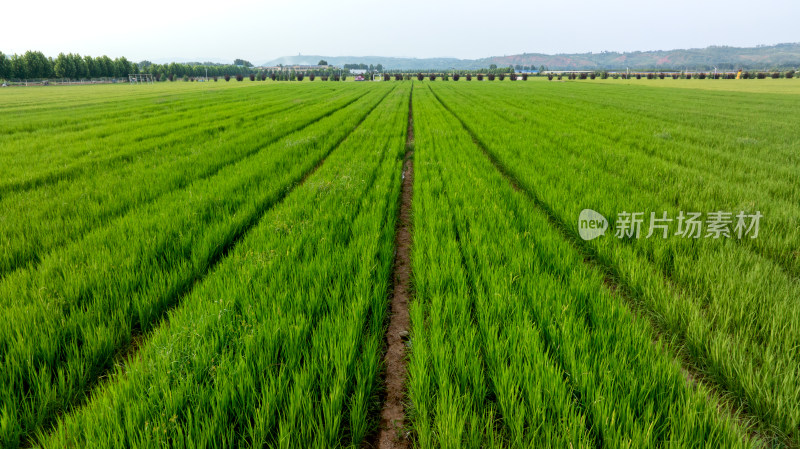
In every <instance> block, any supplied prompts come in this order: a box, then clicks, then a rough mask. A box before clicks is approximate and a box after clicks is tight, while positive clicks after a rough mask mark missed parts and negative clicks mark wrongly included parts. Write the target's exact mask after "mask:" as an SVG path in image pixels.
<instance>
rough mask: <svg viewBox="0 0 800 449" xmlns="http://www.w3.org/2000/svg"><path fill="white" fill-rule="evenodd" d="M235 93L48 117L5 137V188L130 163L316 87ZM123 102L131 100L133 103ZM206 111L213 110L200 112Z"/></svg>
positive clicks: (2, 187)
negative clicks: (147, 108) (148, 107)
mask: <svg viewBox="0 0 800 449" xmlns="http://www.w3.org/2000/svg"><path fill="white" fill-rule="evenodd" d="M232 92H236V93H238V95H237V96H231V95H226V96H217V97H216V99H212V98H208V97H207V96H206V95H201V93H200V92H195V93H192V94H189V93H185V96H187V97H189V98H191V99H192V101H190V102H184V101H180V102H178V101H176V102H174V103H177V104H176V105H175V104H173V105H168V106H165V105H162V106H160V107H158V108H157V110H156V111H154V112H152V113H150V114H149V115H142V114H139V113H136V112H126V113H125V114H122V115H120V114H119V113H110V114H109V117H108V118H105V119H101V120H96V121H92V120H91V119H90V118H88V117H86V118H85V119H84V121H81V122H79V123H78V124H77V125H74V126H70V127H57V126H54V125H53V124H52V123H49V122H47V121H43V122H40V123H37V124H36V126H35V128H34V130H33V131H31V132H21V131H15V132H13V133H11V134H9V135H8V136H5V137H6V138H5V139H2V140H4V142H2V145H3V147H4V151H3V152H2V154H0V160H2V162H3V170H4V172H5V174H7V175H8V176H4V178H3V179H4V181H3V182H2V184H0V191H13V190H21V189H28V188H31V187H36V186H37V185H40V184H42V183H46V182H52V181H54V180H60V179H65V178H70V177H74V176H76V175H77V174H80V173H81V172H82V171H84V170H87V169H89V170H90V169H92V168H93V167H92V166H93V165H98V166H99V165H103V164H110V163H114V162H116V163H120V162H122V163H124V162H127V159H129V158H131V157H133V156H134V155H139V154H151V153H153V152H155V151H157V149H158V148H159V146H161V145H162V144H164V143H165V142H176V143H177V142H181V141H182V138H184V137H186V138H190V137H191V136H193V135H198V134H201V133H203V132H209V131H210V130H214V129H217V128H218V127H219V126H220V125H223V123H219V122H221V121H226V120H228V119H230V118H231V117H237V116H238V114H250V115H252V116H254V117H258V116H259V115H261V114H262V108H273V109H275V108H277V107H283V108H286V106H287V103H288V104H291V103H290V101H291V100H293V99H295V98H297V99H298V100H302V99H306V98H313V92H304V93H301V95H297V94H296V93H292V92H281V91H280V90H277V91H276V92H273V94H274V95H275V97H276V98H274V99H273V98H271V95H270V94H269V93H268V92H254V94H255V95H244V94H245V93H246V92H244V91H240V90H232ZM317 94H318V95H320V93H317ZM121 103H124V104H126V105H127V102H121ZM233 104H237V105H238V106H239V110H236V111H234V110H233V108H232V105H233ZM140 107H143V108H144V105H140ZM200 111H205V112H206V114H207V115H201V114H199V112H200ZM61 113H62V114H63V112H61ZM21 114H25V113H24V112H23V113H21ZM54 115H55V113H54Z"/></svg>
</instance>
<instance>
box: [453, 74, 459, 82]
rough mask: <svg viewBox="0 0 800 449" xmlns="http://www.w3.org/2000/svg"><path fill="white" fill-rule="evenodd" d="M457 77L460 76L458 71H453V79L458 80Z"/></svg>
mask: <svg viewBox="0 0 800 449" xmlns="http://www.w3.org/2000/svg"><path fill="white" fill-rule="evenodd" d="M459 78H460V77H459V75H458V73H454V74H453V81H458V79H459Z"/></svg>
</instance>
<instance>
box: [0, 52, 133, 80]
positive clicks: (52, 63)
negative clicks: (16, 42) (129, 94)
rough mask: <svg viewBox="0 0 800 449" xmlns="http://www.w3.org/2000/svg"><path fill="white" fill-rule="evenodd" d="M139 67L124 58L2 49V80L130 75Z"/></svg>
mask: <svg viewBox="0 0 800 449" xmlns="http://www.w3.org/2000/svg"><path fill="white" fill-rule="evenodd" d="M138 70H139V69H138V67H137V65H136V64H135V63H132V62H130V61H128V59H126V58H125V57H120V58H116V59H111V58H109V57H108V56H105V55H103V56H99V57H96V58H93V57H91V56H81V55H79V54H74V53H69V54H64V53H59V55H58V56H57V57H56V58H55V59H53V58H49V57H47V56H45V55H44V54H43V53H42V52H40V51H27V52H25V54H22V55H18V54H14V55H10V56H8V55H5V54H4V53H2V52H0V79H45V78H69V79H82V78H123V77H124V78H127V77H128V74H129V73H136V72H137V71H138Z"/></svg>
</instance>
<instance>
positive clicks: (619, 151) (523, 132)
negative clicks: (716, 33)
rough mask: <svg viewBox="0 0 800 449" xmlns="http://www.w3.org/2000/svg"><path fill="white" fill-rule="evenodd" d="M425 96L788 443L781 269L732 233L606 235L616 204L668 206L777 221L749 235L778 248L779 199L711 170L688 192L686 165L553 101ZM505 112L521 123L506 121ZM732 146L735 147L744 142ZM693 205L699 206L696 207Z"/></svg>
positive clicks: (790, 357) (787, 295)
mask: <svg viewBox="0 0 800 449" xmlns="http://www.w3.org/2000/svg"><path fill="white" fill-rule="evenodd" d="M436 91H437V93H439V94H441V98H442V100H443V101H444V102H445V104H448V105H449V108H450V110H451V111H453V113H454V114H456V115H457V116H458V117H459V118H460V120H462V121H463V123H464V125H465V126H466V127H467V128H469V129H470V130H471V132H472V133H473V135H474V136H475V137H476V138H477V139H478V140H479V142H480V143H481V144H482V145H484V146H485V147H486V149H487V151H489V153H490V154H491V155H492V156H493V157H495V158H496V159H497V160H498V161H499V164H500V165H501V166H502V167H503V168H504V169H505V170H507V171H508V172H509V173H511V174H512V176H513V177H514V178H515V179H516V180H518V182H519V183H520V186H521V187H523V188H524V189H525V190H526V191H528V192H530V193H532V194H533V196H534V197H535V198H536V199H537V200H538V201H539V202H540V204H541V206H542V207H543V209H545V210H547V211H548V212H549V213H550V214H551V215H552V216H553V218H554V220H555V221H556V222H558V223H559V224H560V226H562V227H563V228H565V229H566V230H567V233H568V234H569V235H571V236H572V238H573V239H574V240H575V242H576V244H577V245H578V246H580V247H582V248H583V249H584V250H585V251H586V252H587V253H588V254H589V255H591V256H592V257H594V258H596V259H597V260H598V261H599V262H600V263H601V264H602V265H604V266H605V267H606V268H607V269H608V270H610V272H611V273H612V274H613V275H614V276H615V277H617V278H619V280H620V282H621V283H622V284H623V286H624V287H625V289H626V290H627V291H628V292H630V293H631V296H632V297H633V301H634V302H635V306H636V307H638V308H641V309H642V310H643V311H644V312H645V313H646V314H647V316H648V317H649V318H650V320H651V321H652V322H653V323H654V324H655V325H656V327H657V329H659V330H660V331H662V332H664V333H665V338H666V339H667V340H668V341H670V340H671V343H672V346H673V349H674V350H675V351H676V352H677V353H678V354H679V355H680V356H681V357H682V358H684V359H687V363H689V364H690V365H691V366H692V367H693V368H694V369H696V370H698V371H699V372H700V373H701V374H702V375H703V376H704V377H705V378H706V379H707V380H709V381H710V383H711V384H712V385H713V386H715V387H716V388H720V389H721V390H722V394H723V395H724V396H725V397H726V398H729V399H731V400H732V401H733V402H732V404H733V406H734V407H735V408H742V409H743V410H744V411H745V412H746V413H747V414H748V415H751V416H754V417H755V418H757V419H756V422H755V423H754V424H755V426H756V428H758V429H759V431H761V432H762V433H763V435H762V437H763V438H767V439H773V440H774V442H776V443H778V444H784V443H786V444H797V442H798V441H800V432H798V426H800V406H798V404H800V372H798V370H797V366H798V364H799V363H800V359H799V358H798V357H800V356H798V353H797V351H796V342H797V341H798V340H800V311H799V310H798V309H797V307H796V304H794V298H796V297H798V296H800V292H798V290H799V289H800V287H798V285H797V283H796V280H795V279H794V278H793V276H792V274H791V272H787V270H786V267H785V266H783V265H781V264H778V263H775V259H776V258H775V257H770V256H769V255H762V254H761V252H760V251H757V250H754V248H757V247H756V246H754V245H750V244H747V243H744V244H742V243H741V242H739V241H737V240H736V239H735V238H734V239H723V240H717V239H702V238H701V239H694V238H692V239H683V238H681V237H676V236H670V237H669V238H667V239H663V238H660V235H661V234H660V232H659V234H658V236H657V237H656V238H651V239H647V238H644V235H645V234H644V233H646V232H647V229H644V233H643V234H642V237H641V238H639V239H627V238H625V239H618V238H615V237H614V236H613V234H614V231H615V229H616V228H617V226H616V220H615V219H616V216H617V213H619V212H621V211H642V212H645V213H647V214H648V215H649V213H650V212H655V213H657V214H658V216H659V217H660V216H661V214H662V211H666V212H667V213H668V216H670V217H673V219H674V218H675V217H676V216H677V214H678V211H680V210H683V211H695V210H700V211H702V212H711V211H717V210H723V211H724V210H731V211H733V212H734V213H737V212H738V211H739V210H740V208H741V209H747V210H748V211H749V212H755V210H757V209H760V210H761V211H765V210H767V211H771V212H775V213H776V215H778V217H779V218H777V219H776V221H777V223H778V224H777V225H772V224H770V225H768V226H765V229H763V228H762V229H761V232H762V234H761V236H760V237H759V238H765V239H767V240H769V239H772V241H773V242H774V243H772V248H775V249H776V250H778V249H780V250H781V251H785V248H786V247H787V246H786V244H787V240H786V239H793V237H792V236H793V235H794V234H793V233H792V232H793V231H792V229H793V226H792V225H791V218H790V217H787V216H786V215H784V214H783V213H781V210H780V207H777V206H776V207H771V203H772V202H780V201H781V198H780V197H778V198H775V197H774V196H773V195H764V194H762V193H759V190H758V189H756V190H753V191H752V192H749V193H748V192H747V191H743V190H741V189H737V188H736V183H737V181H736V178H737V177H736V176H735V175H733V176H728V177H723V176H721V177H719V179H718V180H717V181H716V182H715V183H714V184H715V185H714V188H713V189H709V190H703V189H696V190H692V189H690V188H689V187H688V186H691V185H692V184H693V181H692V175H690V173H691V172H690V171H688V170H684V169H676V168H675V167H674V165H676V164H674V163H671V162H665V161H663V160H659V159H658V158H652V157H650V158H648V156H647V155H646V154H643V152H642V150H641V149H640V147H632V146H620V144H619V139H614V138H608V137H607V136H606V135H605V132H606V131H605V129H604V128H602V127H599V128H598V129H597V130H596V131H595V132H592V130H591V129H584V128H582V127H581V126H580V125H579V124H574V123H572V122H570V119H569V118H568V117H569V116H570V115H571V114H574V113H575V112H574V108H566V107H565V108H562V109H560V111H559V110H558V109H555V108H554V109H553V110H552V111H551V112H550V114H547V115H546V116H545V117H542V116H539V115H538V114H534V113H526V112H525V111H524V110H523V108H519V109H516V110H514V111H513V113H511V114H507V115H504V114H503V112H501V111H496V110H495V111H493V110H492V108H493V105H487V104H486V102H485V101H481V99H480V98H475V99H474V100H473V101H470V100H468V99H466V98H464V97H461V98H459V97H456V96H454V95H453V94H452V92H450V91H445V90H443V89H436ZM519 94H520V93H519V92H514V93H513V94H512V93H511V92H509V96H512V95H519ZM709 95H713V94H711V93H709ZM487 112H488V113H487ZM515 115H517V116H522V118H521V119H519V120H515V118H514V116H515ZM501 117H502V119H501ZM609 117H612V119H611V120H612V123H613V115H611V114H609ZM631 119H632V118H631V117H629V118H628V120H631ZM723 119H724V118H723ZM632 132H634V133H636V134H637V135H639V136H642V137H644V136H646V135H647V134H648V133H650V134H652V128H648V127H646V126H645V125H644V124H643V125H642V128H641V129H639V130H638V131H636V130H635V129H632ZM645 141H646V142H647V140H646V139H645ZM651 143H652V141H651ZM534 145H535V147H534V148H535V151H532V149H531V148H532V146H534ZM696 146H697V147H700V145H696ZM698 151H701V150H698ZM739 151H741V153H742V154H747V149H746V147H745V148H742V149H740V150H739ZM685 154H686V156H685V158H686V160H687V161H688V162H689V163H691V161H693V160H694V159H695V156H694V155H692V152H691V147H690V146H687V147H686V148H685ZM695 176H696V174H695ZM762 177H763V175H762ZM763 182H766V183H769V181H768V180H764V181H763ZM756 201H760V202H759V203H758V204H757V203H756ZM702 207H706V208H710V209H708V210H704V209H697V208H702ZM584 208H592V209H595V210H597V211H599V212H601V213H602V214H604V215H605V216H607V217H609V218H610V219H611V220H610V221H611V229H610V231H609V235H608V236H606V237H605V238H600V239H598V240H595V241H592V242H588V243H583V242H581V241H579V240H578V238H577V234H578V229H577V217H578V214H579V212H580V211H581V210H582V209H584ZM794 209H796V206H795V207H794ZM794 209H791V208H790V209H789V210H790V211H791V210H794ZM782 222H783V224H781V223H782ZM731 226H732V225H731ZM675 229H676V228H674V227H673V232H674V230H675ZM705 232H706V231H705V229H704V230H703V233H705ZM794 232H795V233H796V231H794ZM770 233H772V235H769V234H770ZM781 242H783V243H781ZM792 441H793V442H794V443H789V442H792Z"/></svg>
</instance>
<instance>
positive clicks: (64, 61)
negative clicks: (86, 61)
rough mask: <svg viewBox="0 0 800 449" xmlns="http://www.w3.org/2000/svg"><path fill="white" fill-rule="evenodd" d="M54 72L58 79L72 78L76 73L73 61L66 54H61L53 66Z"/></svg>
mask: <svg viewBox="0 0 800 449" xmlns="http://www.w3.org/2000/svg"><path fill="white" fill-rule="evenodd" d="M53 71H54V72H55V75H56V77H57V78H72V77H73V75H74V73H75V67H74V66H73V65H72V59H71V58H68V57H67V55H65V54H64V53H59V54H58V56H57V57H56V60H55V63H54V64H53Z"/></svg>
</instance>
